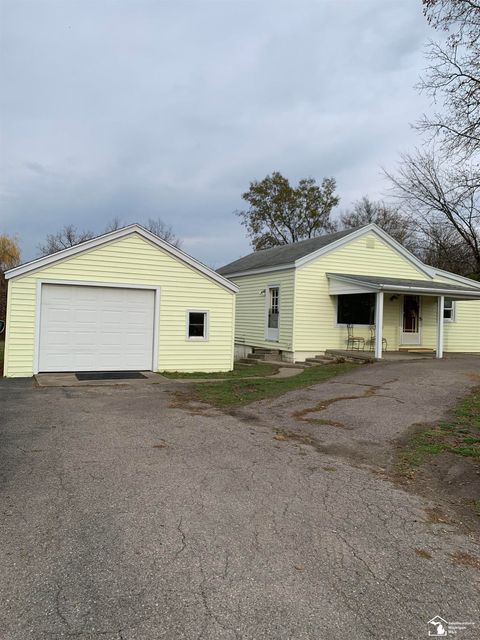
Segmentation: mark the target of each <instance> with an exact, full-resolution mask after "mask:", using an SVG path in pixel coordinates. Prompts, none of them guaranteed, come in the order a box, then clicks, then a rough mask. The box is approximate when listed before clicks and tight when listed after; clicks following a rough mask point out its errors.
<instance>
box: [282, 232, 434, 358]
mask: <svg viewBox="0 0 480 640" xmlns="http://www.w3.org/2000/svg"><path fill="white" fill-rule="evenodd" d="M326 273H351V274H356V275H371V276H378V275H381V276H386V277H392V278H412V279H415V280H426V281H431V279H430V278H429V277H428V276H427V275H426V274H425V273H423V271H421V270H420V269H417V268H416V267H415V266H414V265H413V264H412V263H411V262H410V261H409V260H407V259H406V258H404V257H403V256H402V255H401V254H400V253H398V252H397V251H395V250H394V249H393V248H392V247H390V246H389V245H388V244H387V243H386V242H384V241H383V240H381V239H380V238H379V237H378V236H377V235H376V234H374V233H373V232H370V233H368V234H365V235H364V236H362V237H360V238H358V239H356V240H352V241H351V242H349V243H348V244H345V245H343V246H342V247H340V248H338V249H335V250H333V251H331V252H330V253H327V254H326V255H324V256H320V257H319V258H317V259H316V260H312V261H311V262H308V263H307V264H305V265H304V266H302V267H299V268H298V269H297V272H296V280H295V315H294V327H295V329H294V344H295V351H317V352H321V351H324V350H325V349H329V348H330V349H341V348H345V346H346V338H347V329H346V327H343V326H338V325H337V312H336V297H335V296H331V295H330V294H329V288H328V279H327V277H326V275H325V274H326ZM392 297H393V296H391V295H385V302H384V337H385V338H386V339H387V341H388V348H389V349H398V346H399V339H400V310H401V309H400V304H401V297H397V298H394V299H393V300H392V299H391V298H392ZM355 335H360V336H363V337H365V338H366V339H367V338H369V337H370V334H369V331H368V327H361V326H358V325H356V326H355Z"/></svg>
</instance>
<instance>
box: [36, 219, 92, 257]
mask: <svg viewBox="0 0 480 640" xmlns="http://www.w3.org/2000/svg"><path fill="white" fill-rule="evenodd" d="M93 237H94V234H93V231H78V229H77V227H75V226H74V225H73V224H66V225H65V226H64V227H62V229H60V231H58V232H57V233H49V234H48V235H47V237H46V239H45V242H43V243H40V244H39V245H38V250H39V251H40V254H41V255H42V256H47V255H49V254H51V253H56V252H57V251H61V250H62V249H68V247H73V246H75V245H76V244H80V243H81V242H85V241H86V240H91V239H92V238H93Z"/></svg>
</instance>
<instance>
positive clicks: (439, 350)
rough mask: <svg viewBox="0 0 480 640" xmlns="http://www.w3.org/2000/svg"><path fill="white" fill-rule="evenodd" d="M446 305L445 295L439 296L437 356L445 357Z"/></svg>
mask: <svg viewBox="0 0 480 640" xmlns="http://www.w3.org/2000/svg"><path fill="white" fill-rule="evenodd" d="M444 306H445V297H444V296H438V311H437V358H443V308H444Z"/></svg>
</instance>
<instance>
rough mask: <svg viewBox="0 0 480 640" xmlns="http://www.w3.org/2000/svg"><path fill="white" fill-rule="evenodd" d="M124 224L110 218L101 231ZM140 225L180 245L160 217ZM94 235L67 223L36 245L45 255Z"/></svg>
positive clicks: (176, 245)
mask: <svg viewBox="0 0 480 640" xmlns="http://www.w3.org/2000/svg"><path fill="white" fill-rule="evenodd" d="M124 226H126V225H124V224H123V223H122V221H121V219H120V218H118V217H115V218H112V220H111V221H110V222H109V223H108V224H107V225H106V227H105V231H104V232H103V233H110V232H111V231H117V230H118V229H121V228H122V227H124ZM142 226H143V227H145V228H146V229H148V231H150V232H151V233H154V234H155V235H156V236H158V237H159V238H161V239H162V240H165V241H166V242H168V243H169V244H171V245H173V246H174V247H180V246H181V240H180V239H179V238H177V236H176V235H175V234H174V232H173V230H172V227H171V226H169V225H167V224H165V222H163V220H161V219H160V218H157V219H153V218H150V219H149V220H148V221H147V222H146V223H145V224H144V225H142ZM94 237H95V234H94V233H93V231H81V232H80V231H78V230H77V227H75V226H74V225H73V224H67V225H65V226H64V227H63V228H62V229H61V230H60V231H58V232H57V233H49V234H48V235H47V237H46V239H45V242H43V243H40V244H39V245H38V250H39V251H40V255H42V256H47V255H49V254H51V253H56V252H57V251H61V250H62V249H67V248H68V247H73V246H75V245H77V244H80V243H82V242H85V241H86V240H91V239H92V238H94Z"/></svg>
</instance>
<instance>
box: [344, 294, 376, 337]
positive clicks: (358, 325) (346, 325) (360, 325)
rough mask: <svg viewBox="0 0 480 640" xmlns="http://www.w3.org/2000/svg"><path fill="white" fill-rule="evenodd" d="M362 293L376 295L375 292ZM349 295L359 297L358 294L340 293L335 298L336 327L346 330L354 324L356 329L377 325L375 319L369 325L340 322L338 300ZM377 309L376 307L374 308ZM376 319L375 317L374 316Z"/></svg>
mask: <svg viewBox="0 0 480 640" xmlns="http://www.w3.org/2000/svg"><path fill="white" fill-rule="evenodd" d="M362 293H373V294H375V292H373V291H363V292H362ZM348 295H357V294H349V293H339V294H337V295H336V296H335V326H336V327H343V328H346V327H348V325H349V324H352V325H353V326H354V327H371V326H372V325H374V324H375V319H374V321H373V322H370V323H369V324H360V323H359V322H338V298H339V296H348ZM374 308H375V306H374ZM374 318H375V316H374Z"/></svg>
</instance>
